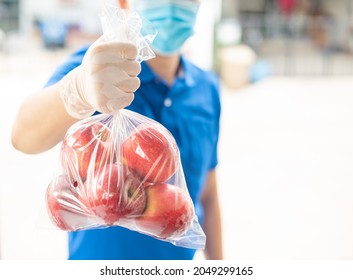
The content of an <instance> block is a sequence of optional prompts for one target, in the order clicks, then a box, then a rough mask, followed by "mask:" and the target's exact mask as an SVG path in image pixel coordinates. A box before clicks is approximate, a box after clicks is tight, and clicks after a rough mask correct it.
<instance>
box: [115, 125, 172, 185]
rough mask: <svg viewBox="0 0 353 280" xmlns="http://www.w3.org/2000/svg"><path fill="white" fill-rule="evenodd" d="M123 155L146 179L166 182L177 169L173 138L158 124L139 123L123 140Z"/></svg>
mask: <svg viewBox="0 0 353 280" xmlns="http://www.w3.org/2000/svg"><path fill="white" fill-rule="evenodd" d="M121 154H122V162H123V163H124V164H125V165H126V166H127V167H128V168H129V169H130V170H131V171H132V172H135V173H136V174H137V175H138V176H140V178H141V179H142V180H144V181H147V182H154V183H162V182H166V181H167V180H168V179H169V178H171V177H172V176H173V175H174V174H175V172H176V170H177V168H178V162H179V149H178V147H177V144H176V142H175V140H174V137H173V136H172V135H171V134H170V132H169V131H168V130H167V129H166V128H165V127H163V126H162V125H160V124H158V123H148V124H145V123H144V124H140V125H139V126H137V127H136V129H135V130H134V131H133V132H132V133H131V134H130V135H129V136H128V138H127V139H126V140H125V141H124V142H123V143H122V147H121Z"/></svg>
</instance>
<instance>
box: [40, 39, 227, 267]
mask: <svg viewBox="0 0 353 280" xmlns="http://www.w3.org/2000/svg"><path fill="white" fill-rule="evenodd" d="M88 47H89V46H84V47H83V48H82V49H80V50H78V51H77V52H75V53H74V54H73V55H72V56H71V57H70V58H69V59H68V60H67V61H66V62H65V63H64V64H63V65H61V66H60V67H58V69H57V70H56V71H55V72H54V74H53V75H52V77H51V78H50V79H49V81H48V82H47V85H46V86H49V85H51V84H54V83H56V82H57V81H59V80H60V79H61V78H63V77H64V76H65V75H66V74H67V73H68V72H70V71H71V70H72V69H74V68H75V67H77V66H78V65H80V64H81V62H82V59H83V56H84V54H85V53H86V51H87V48H88ZM141 66H142V70H141V73H140V75H139V78H140V80H141V86H140V88H139V89H138V90H137V91H136V93H135V99H134V101H133V102H132V104H131V105H130V106H129V107H127V108H126V109H129V110H132V111H135V112H138V113H140V114H142V115H145V116H147V117H149V118H152V119H154V120H156V121H158V122H160V123H161V124H163V125H164V126H165V127H166V128H168V129H169V131H170V132H171V133H172V134H173V136H174V138H175V140H176V142H177V144H178V147H179V150H180V156H181V161H182V166H183V170H184V174H185V179H186V184H187V187H188V190H189V193H190V196H191V198H192V200H193V202H194V206H195V211H196V215H197V216H198V219H199V222H200V224H201V225H202V221H203V216H204V211H203V208H202V205H201V202H200V195H201V193H202V190H203V187H204V184H205V180H206V177H207V174H208V172H209V171H210V170H212V169H214V168H215V167H216V165H217V142H218V135H219V119H220V108H221V106H220V96H219V81H218V78H217V77H216V75H214V74H213V73H211V72H207V71H204V70H201V69H200V68H198V67H196V66H195V65H193V64H192V63H191V62H189V61H188V60H187V59H185V58H184V57H181V66H182V68H183V73H184V74H183V76H182V77H177V78H176V80H175V82H174V84H173V86H172V87H169V86H168V85H167V84H166V83H165V82H164V81H163V80H161V79H160V78H159V77H158V76H157V75H156V74H155V73H154V72H153V71H152V70H151V69H150V68H149V67H148V65H147V63H145V62H143V63H142V65H141ZM194 254H195V250H193V249H187V248H182V247H177V246H174V245H173V244H171V243H169V242H165V241H160V240H158V239H156V238H153V237H149V236H147V235H144V234H140V233H138V232H135V231H132V230H129V229H126V228H123V227H119V226H116V227H109V228H104V229H89V230H80V231H77V232H70V233H69V259H81V260H82V259H90V260H97V259H98V260H105V259H113V260H119V259H125V260H136V259H137V260H147V259H149V260H153V259H155V260H157V259H167V260H173V259H181V260H185V259H186V260H187V259H193V257H194Z"/></svg>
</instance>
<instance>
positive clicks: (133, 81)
mask: <svg viewBox="0 0 353 280" xmlns="http://www.w3.org/2000/svg"><path fill="white" fill-rule="evenodd" d="M115 86H116V87H117V88H119V89H120V90H122V91H123V92H135V91H136V90H137V89H138V88H139V87H140V79H139V78H138V77H129V78H127V79H125V80H122V81H120V82H118V83H116V84H115Z"/></svg>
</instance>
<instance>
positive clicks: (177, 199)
mask: <svg viewBox="0 0 353 280" xmlns="http://www.w3.org/2000/svg"><path fill="white" fill-rule="evenodd" d="M146 193H147V204H146V209H145V211H144V212H143V213H142V215H141V216H140V217H138V218H136V219H135V224H136V226H137V228H138V230H141V231H142V232H145V233H147V234H151V235H153V236H155V237H158V238H161V239H168V238H175V237H177V236H180V235H182V234H183V233H185V232H186V231H187V229H188V228H189V226H190V224H191V222H192V220H193V216H194V210H193V204H192V201H191V199H190V198H189V195H188V193H187V192H186V191H184V190H183V189H181V188H179V187H177V186H174V185H170V184H155V185H150V186H147V187H146Z"/></svg>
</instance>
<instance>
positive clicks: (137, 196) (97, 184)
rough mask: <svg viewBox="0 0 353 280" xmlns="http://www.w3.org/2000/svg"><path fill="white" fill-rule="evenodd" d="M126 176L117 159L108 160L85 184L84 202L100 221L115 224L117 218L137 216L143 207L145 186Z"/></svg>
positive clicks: (105, 223) (104, 223)
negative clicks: (113, 160)
mask: <svg viewBox="0 0 353 280" xmlns="http://www.w3.org/2000/svg"><path fill="white" fill-rule="evenodd" d="M140 184H141V183H140V181H139V180H136V178H134V177H132V176H128V175H127V173H126V172H125V171H124V170H123V169H122V166H121V165H120V164H118V163H114V164H107V165H106V166H104V167H102V168H101V169H100V170H98V171H97V173H96V176H95V177H93V178H92V179H91V178H90V179H88V180H86V182H85V184H84V190H85V191H84V192H85V195H84V199H85V201H84V204H86V205H87V207H88V208H89V209H90V211H91V212H92V214H93V215H95V216H96V217H99V218H100V219H102V224H103V225H106V226H108V225H113V224H116V223H117V222H118V221H119V219H120V218H127V217H129V216H138V215H140V214H141V213H142V211H143V210H144V209H145V205H146V194H145V189H144V188H143V187H142V186H141V185H140Z"/></svg>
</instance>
